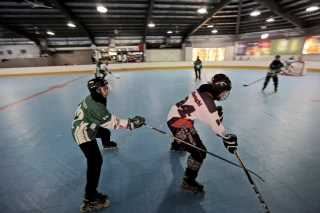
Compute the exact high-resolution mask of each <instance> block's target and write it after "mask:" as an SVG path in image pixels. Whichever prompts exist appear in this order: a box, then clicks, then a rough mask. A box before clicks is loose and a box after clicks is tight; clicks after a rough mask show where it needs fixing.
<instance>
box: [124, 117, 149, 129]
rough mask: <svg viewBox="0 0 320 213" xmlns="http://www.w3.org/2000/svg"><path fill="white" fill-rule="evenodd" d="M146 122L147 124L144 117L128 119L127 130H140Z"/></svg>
mask: <svg viewBox="0 0 320 213" xmlns="http://www.w3.org/2000/svg"><path fill="white" fill-rule="evenodd" d="M144 122H145V118H144V117H140V116H136V117H134V118H132V119H131V118H129V119H128V126H127V129H129V130H133V129H136V128H140V127H142V125H143V124H144Z"/></svg>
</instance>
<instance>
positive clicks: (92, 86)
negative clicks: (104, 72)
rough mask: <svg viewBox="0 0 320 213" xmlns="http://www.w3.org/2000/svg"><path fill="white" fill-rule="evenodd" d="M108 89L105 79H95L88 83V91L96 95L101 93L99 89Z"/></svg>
mask: <svg viewBox="0 0 320 213" xmlns="http://www.w3.org/2000/svg"><path fill="white" fill-rule="evenodd" d="M105 86H107V88H109V87H108V81H107V80H105V79H101V78H96V79H92V80H90V81H88V89H89V91H90V92H96V93H98V94H100V93H101V89H100V88H101V87H105Z"/></svg>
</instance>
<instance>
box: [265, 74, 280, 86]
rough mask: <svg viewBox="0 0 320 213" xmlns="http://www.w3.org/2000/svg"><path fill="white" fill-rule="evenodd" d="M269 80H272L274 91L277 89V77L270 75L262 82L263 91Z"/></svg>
mask: <svg viewBox="0 0 320 213" xmlns="http://www.w3.org/2000/svg"><path fill="white" fill-rule="evenodd" d="M270 78H272V80H273V83H274V89H277V88H278V76H277V75H276V76H273V77H272V76H270V75H267V77H266V80H265V81H264V84H263V89H265V88H266V87H267V85H268V83H269V81H270Z"/></svg>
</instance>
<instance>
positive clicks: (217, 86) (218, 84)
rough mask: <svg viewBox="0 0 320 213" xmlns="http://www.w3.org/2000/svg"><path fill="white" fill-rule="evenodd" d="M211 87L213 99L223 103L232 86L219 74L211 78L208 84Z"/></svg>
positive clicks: (223, 75)
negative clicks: (221, 95)
mask: <svg viewBox="0 0 320 213" xmlns="http://www.w3.org/2000/svg"><path fill="white" fill-rule="evenodd" d="M209 83H210V84H211V85H212V87H213V99H214V100H217V101H224V100H226V99H227V98H228V96H229V95H230V91H231V88H232V84H231V81H230V79H229V78H228V76H226V75H225V74H222V73H219V74H216V75H215V76H213V77H212V79H211V81H210V82H209ZM223 92H225V94H224V95H223V97H221V98H219V95H220V94H221V93H223Z"/></svg>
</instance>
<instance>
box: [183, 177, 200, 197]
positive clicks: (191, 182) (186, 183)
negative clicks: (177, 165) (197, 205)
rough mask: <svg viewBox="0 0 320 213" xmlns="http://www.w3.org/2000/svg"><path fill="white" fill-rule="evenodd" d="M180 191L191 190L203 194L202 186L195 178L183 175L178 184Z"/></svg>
mask: <svg viewBox="0 0 320 213" xmlns="http://www.w3.org/2000/svg"><path fill="white" fill-rule="evenodd" d="M180 189H181V191H184V192H191V193H194V194H200V195H201V196H204V195H205V191H204V190H203V189H204V186H203V185H202V184H200V183H198V182H197V181H196V180H195V179H192V178H190V177H187V176H184V178H183V181H182V185H181V186H180Z"/></svg>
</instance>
